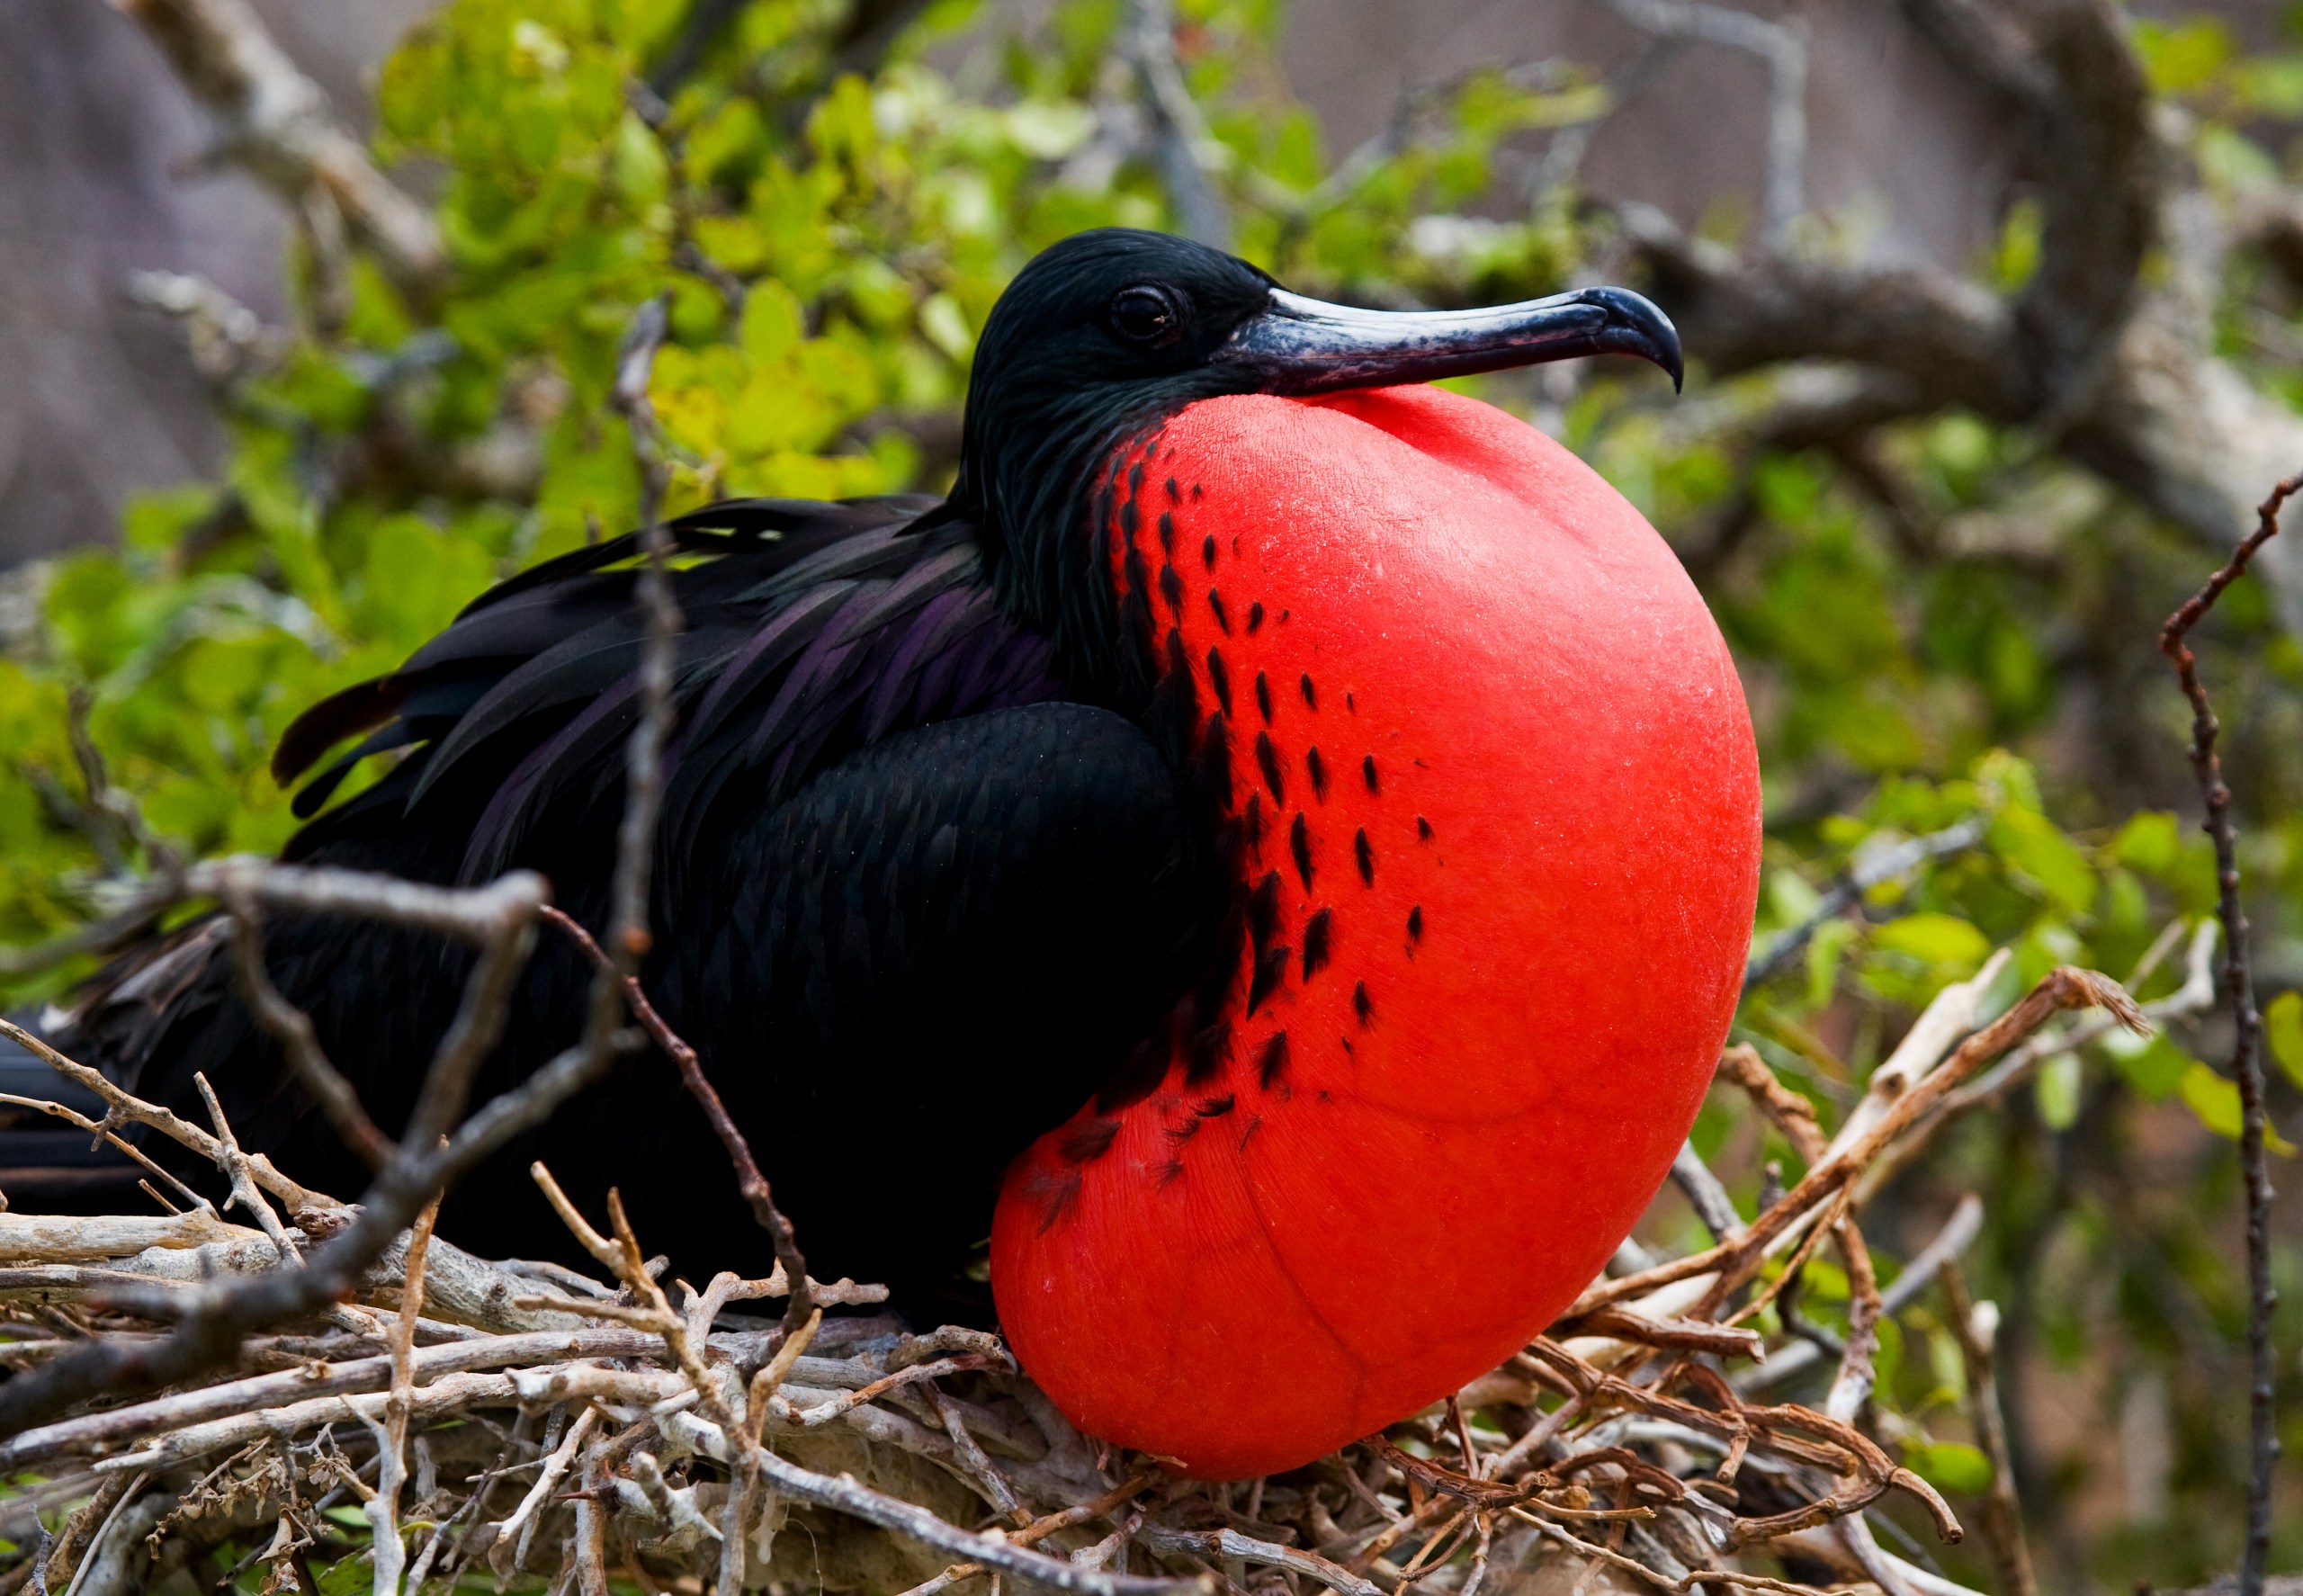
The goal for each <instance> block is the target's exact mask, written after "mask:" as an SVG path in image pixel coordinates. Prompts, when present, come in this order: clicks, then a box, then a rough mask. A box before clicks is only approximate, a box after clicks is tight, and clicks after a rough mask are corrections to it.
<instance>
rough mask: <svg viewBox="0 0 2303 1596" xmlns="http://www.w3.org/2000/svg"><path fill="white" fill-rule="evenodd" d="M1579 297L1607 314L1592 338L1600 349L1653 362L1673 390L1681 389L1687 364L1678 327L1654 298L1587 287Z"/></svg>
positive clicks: (1619, 289) (1684, 385) (1611, 289)
mask: <svg viewBox="0 0 2303 1596" xmlns="http://www.w3.org/2000/svg"><path fill="white" fill-rule="evenodd" d="M1579 297H1580V298H1582V300H1583V302H1584V303H1586V304H1589V305H1597V306H1599V307H1600V308H1601V309H1604V310H1606V311H1607V313H1608V320H1607V324H1606V325H1605V326H1604V327H1601V328H1600V331H1599V333H1598V335H1597V336H1596V338H1595V340H1594V341H1595V342H1596V343H1597V344H1598V345H1600V348H1602V349H1604V350H1606V351H1607V352H1609V353H1610V354H1635V355H1637V356H1639V357H1640V358H1641V359H1642V360H1645V361H1649V362H1652V363H1654V364H1655V365H1658V366H1660V367H1662V369H1663V371H1664V372H1667V373H1669V375H1670V376H1671V391H1672V392H1673V393H1678V392H1680V391H1682V390H1684V388H1685V387H1686V382H1687V363H1686V360H1685V358H1684V357H1683V356H1682V354H1681V353H1680V330H1679V328H1677V327H1673V326H1672V325H1671V318H1670V317H1668V316H1666V315H1664V314H1663V312H1662V309H1661V308H1660V307H1659V306H1657V305H1656V303H1655V302H1654V301H1653V300H1650V299H1648V298H1646V297H1645V296H1644V295H1643V294H1635V293H1634V292H1632V291H1630V290H1629V289H1626V288H1587V289H1584V290H1583V291H1582V293H1581V295H1580V296H1579Z"/></svg>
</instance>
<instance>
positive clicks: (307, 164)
mask: <svg viewBox="0 0 2303 1596" xmlns="http://www.w3.org/2000/svg"><path fill="white" fill-rule="evenodd" d="M113 4H116V5H118V6H119V7H120V9H121V10H122V11H124V12H126V13H128V14H129V15H130V16H131V17H133V18H135V19H136V20H137V21H138V22H140V23H142V24H143V27H144V31H146V32H147V33H148V34H149V35H150V36H151V38H152V41H153V43H155V44H157V46H159V49H160V52H161V53H162V54H163V55H165V56H166V57H167V58H168V63H169V65H170V66H172V67H175V71H176V76H178V77H179V78H180V79H181V80H182V81H183V83H184V87H185V88H186V89H188V90H190V91H191V93H192V95H193V98H194V99H196V100H198V101H199V102H200V103H201V104H202V106H203V107H205V108H206V110H207V111H208V113H209V116H210V118H211V121H212V124H213V134H214V139H215V155H216V157H218V158H222V159H229V160H232V161H236V162H237V163H238V164H240V165H242V166H246V168H247V169H248V170H249V171H250V172H252V173H254V174H255V175H256V176H257V177H258V178H260V179H261V180H262V181H263V182H264V184H267V185H268V186H270V187H271V188H272V189H273V191H274V192H275V193H278V194H279V195H280V197H281V198H282V200H284V201H286V202H287V203H288V204H289V205H290V206H291V209H294V210H296V211H302V209H303V208H304V207H305V206H306V204H307V203H308V202H309V201H310V199H311V198H312V196H314V195H318V196H320V197H322V198H323V199H324V200H325V201H326V202H327V204H328V206H329V207H331V208H332V209H333V210H334V211H336V213H338V214H340V215H341V216H342V218H343V220H344V223H345V227H347V228H348V229H350V231H351V233H352V236H353V237H354V238H355V239H356V240H358V241H359V242H360V243H361V244H363V245H364V246H366V247H368V248H369V249H370V250H372V251H373V252H374V254H375V256H376V258H377V260H378V262H379V263H380V264H381V265H382V266H383V267H384V269H385V270H386V271H387V272H388V273H390V275H392V276H393V277H394V278H396V279H397V280H398V281H399V282H401V283H402V284H403V285H404V286H407V287H408V288H411V289H416V290H419V291H420V290H426V289H428V288H429V287H431V286H432V285H433V284H434V283H435V282H436V281H437V279H438V277H439V276H440V274H441V273H442V272H443V271H444V269H445V267H446V265H447V251H446V248H445V247H444V245H443V243H442V242H441V238H440V231H439V229H438V228H437V227H436V226H435V224H434V222H433V220H432V215H431V212H430V211H427V210H426V208H425V207H424V206H423V205H422V204H421V203H419V202H417V200H415V199H414V198H412V197H411V196H410V195H408V193H405V192H404V191H403V190H401V189H400V188H399V185H398V184H394V183H393V182H392V181H391V179H390V178H389V177H386V176H385V175H383V174H382V173H381V171H379V170H377V168H376V166H375V163H374V162H372V161H371V160H370V159H369V158H368V153H367V151H366V150H364V149H363V148H361V146H360V143H359V141H358V140H357V139H354V138H353V137H352V135H351V134H350V133H348V132H346V131H345V130H344V128H343V127H342V126H341V125H340V124H339V123H338V122H337V121H336V118H335V115H334V113H333V112H330V110H329V109H328V105H327V95H326V94H323V93H322V92H321V91H320V86H319V85H318V84H316V83H314V82H313V81H312V80H311V79H310V78H309V77H307V76H304V74H303V73H302V72H301V71H300V70H298V68H297V67H296V64H295V63H294V62H293V61H291V60H290V59H289V58H288V57H287V55H286V53H285V52H283V51H282V49H281V48H280V47H279V45H278V44H276V43H274V42H273V39H272V36H271V34H270V33H268V32H266V31H264V23H263V22H262V21H261V20H259V19H258V17H257V16H256V14H255V11H254V10H252V9H251V8H250V7H249V6H248V5H247V4H246V0H113Z"/></svg>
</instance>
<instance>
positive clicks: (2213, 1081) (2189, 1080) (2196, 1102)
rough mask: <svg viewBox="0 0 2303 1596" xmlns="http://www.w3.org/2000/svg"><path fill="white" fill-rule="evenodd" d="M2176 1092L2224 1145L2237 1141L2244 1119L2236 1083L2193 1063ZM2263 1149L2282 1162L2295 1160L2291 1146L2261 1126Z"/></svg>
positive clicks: (2281, 1137)
mask: <svg viewBox="0 0 2303 1596" xmlns="http://www.w3.org/2000/svg"><path fill="white" fill-rule="evenodd" d="M2180 1090H2181V1091H2182V1095H2183V1101H2184V1102H2185V1103H2186V1104H2188V1105H2189V1106H2190V1107H2191V1112H2192V1113H2193V1114H2195V1115H2197V1116H2199V1122H2200V1124H2201V1125H2205V1126H2206V1127H2207V1128H2208V1129H2209V1130H2211V1131H2213V1132H2214V1133H2215V1134H2217V1135H2218V1136H2221V1137H2222V1138H2223V1139H2224V1140H2226V1141H2227V1142H2236V1141H2237V1140H2238V1139H2239V1133H2240V1132H2241V1131H2242V1130H2243V1129H2245V1124H2246V1115H2245V1108H2244V1107H2242V1105H2241V1104H2240V1101H2239V1086H2238V1083H2237V1082H2236V1081H2232V1080H2225V1079H2223V1077H2222V1076H2220V1075H2218V1074H2217V1073H2216V1072H2215V1071H2213V1070H2210V1069H2209V1068H2208V1067H2207V1066H2206V1065H2205V1064H2202V1063H2194V1064H2193V1065H2192V1066H2191V1068H2190V1069H2188V1070H2186V1071H2183V1079H2182V1086H2181V1087H2180ZM2263 1145H2264V1146H2265V1147H2267V1148H2269V1149H2270V1150H2271V1151H2272V1152H2275V1153H2277V1154H2279V1155H2280V1156H2281V1158H2292V1157H2294V1156H2295V1146H2294V1143H2290V1142H2289V1141H2288V1140H2287V1138H2286V1137H2284V1136H2282V1135H2281V1134H2279V1133H2278V1132H2277V1131H2275V1130H2273V1129H2272V1127H2271V1126H2270V1125H2264V1126H2263Z"/></svg>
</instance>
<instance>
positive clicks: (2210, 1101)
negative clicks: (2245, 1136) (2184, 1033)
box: [2177, 1061, 2244, 1142]
mask: <svg viewBox="0 0 2303 1596" xmlns="http://www.w3.org/2000/svg"><path fill="white" fill-rule="evenodd" d="M2177 1089H2178V1090H2180V1091H2181V1092H2182V1095H2183V1101H2184V1103H2186V1104H2187V1105H2189V1107H2190V1108H2191V1112H2192V1113H2193V1114H2195V1115H2197V1116H2199V1122H2200V1124H2201V1125H2205V1126H2206V1127H2207V1128H2208V1129H2209V1130H2211V1131H2213V1132H2214V1133H2215V1134H2217V1135H2218V1136H2222V1137H2224V1138H2225V1139H2227V1140H2228V1141H2233V1142H2236V1141H2237V1140H2238V1139H2239V1131H2240V1128H2241V1125H2242V1123H2243V1117H2244V1116H2243V1114H2242V1111H2241V1108H2240V1105H2239V1088H2238V1086H2237V1085H2236V1083H2235V1082H2233V1081H2229V1080H2224V1079H2223V1077H2222V1076H2220V1075H2218V1074H2217V1073H2216V1072H2215V1071H2213V1070H2211V1069H2209V1068H2208V1066H2207V1065H2205V1064H2203V1063H2198V1062H2196V1061H2194V1062H2193V1063H2192V1064H2191V1068H2190V1069H2188V1070H2186V1071H2183V1078H2182V1080H2181V1081H2180V1082H2178V1083H2177Z"/></svg>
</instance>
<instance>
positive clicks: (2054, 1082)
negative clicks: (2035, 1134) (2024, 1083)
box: [2031, 1053, 2081, 1131]
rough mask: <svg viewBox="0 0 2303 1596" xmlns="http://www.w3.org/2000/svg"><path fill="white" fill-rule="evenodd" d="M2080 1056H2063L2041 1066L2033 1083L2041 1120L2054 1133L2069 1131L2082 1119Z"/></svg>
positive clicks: (2063, 1054) (2072, 1054) (2071, 1054)
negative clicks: (2080, 1108)
mask: <svg viewBox="0 0 2303 1596" xmlns="http://www.w3.org/2000/svg"><path fill="white" fill-rule="evenodd" d="M2080 1075H2081V1071H2080V1064H2079V1055H2078V1054H2075V1053H2059V1054H2056V1055H2055V1056H2054V1057H2053V1058H2051V1059H2049V1060H2048V1062H2047V1063H2045V1064H2043V1065H2042V1066H2040V1069H2039V1075H2038V1077H2037V1078H2036V1079H2035V1080H2033V1081H2032V1083H2031V1095H2032V1098H2033V1099H2034V1100H2035V1101H2036V1102H2037V1103H2038V1105H2039V1121H2040V1123H2041V1124H2043V1125H2046V1126H2047V1127H2048V1129H2049V1130H2051V1131H2067V1130H2069V1129H2070V1128H2071V1127H2072V1126H2073V1125H2075V1124H2077V1123H2078V1120H2079V1084H2080Z"/></svg>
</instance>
